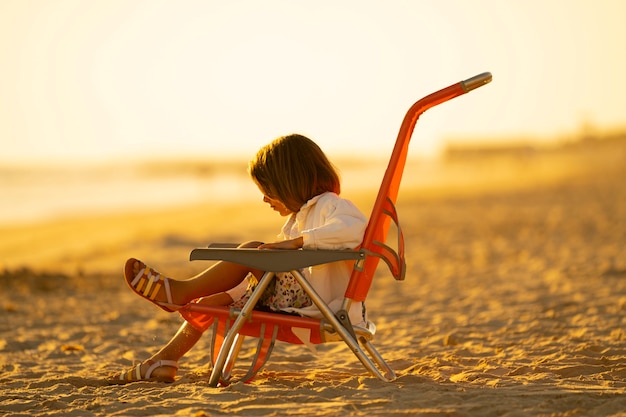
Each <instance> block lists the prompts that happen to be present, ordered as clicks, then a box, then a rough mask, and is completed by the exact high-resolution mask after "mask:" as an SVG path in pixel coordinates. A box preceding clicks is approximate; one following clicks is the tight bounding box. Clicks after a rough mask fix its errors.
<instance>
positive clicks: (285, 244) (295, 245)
mask: <svg viewBox="0 0 626 417" xmlns="http://www.w3.org/2000/svg"><path fill="white" fill-rule="evenodd" d="M302 245H304V239H303V238H302V236H300V237H297V238H295V239H291V240H281V241H279V242H272V243H264V244H262V245H261V246H259V249H300V248H301V247H302Z"/></svg>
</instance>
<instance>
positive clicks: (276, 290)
mask: <svg viewBox="0 0 626 417" xmlns="http://www.w3.org/2000/svg"><path fill="white" fill-rule="evenodd" d="M246 279H247V280H248V289H247V290H246V293H245V294H244V295H243V297H241V298H240V299H239V300H236V301H235V302H234V303H233V304H232V306H233V307H236V308H242V307H243V306H244V305H245V304H246V302H247V301H248V300H249V299H250V296H251V295H252V292H253V291H254V289H255V288H256V286H257V285H258V281H257V279H256V277H255V276H254V275H253V274H248V276H247V277H246ZM311 304H312V302H311V299H310V298H309V296H308V295H307V294H306V293H305V292H304V290H303V289H302V287H301V286H300V284H298V281H296V278H295V277H294V276H293V274H292V273H291V272H277V273H276V275H275V276H274V278H272V281H271V282H270V283H269V285H268V286H267V288H266V289H265V291H263V294H262V295H261V299H260V300H259V302H258V304H257V308H266V309H270V310H272V311H280V310H283V309H285V308H289V307H293V308H302V307H308V306H310V305H311Z"/></svg>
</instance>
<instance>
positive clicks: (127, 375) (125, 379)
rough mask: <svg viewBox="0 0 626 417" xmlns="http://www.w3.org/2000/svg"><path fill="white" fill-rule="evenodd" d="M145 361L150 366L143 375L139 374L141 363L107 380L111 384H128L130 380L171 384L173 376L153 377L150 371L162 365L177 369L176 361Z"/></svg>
mask: <svg viewBox="0 0 626 417" xmlns="http://www.w3.org/2000/svg"><path fill="white" fill-rule="evenodd" d="M145 363H147V364H149V365H150V367H149V368H148V370H147V371H146V374H145V375H144V376H141V365H142V363H139V364H137V365H136V366H134V367H133V368H131V369H130V370H128V371H125V372H122V373H121V374H120V375H119V377H118V378H115V379H111V380H109V382H110V383H111V384H116V385H120V384H128V383H131V382H140V381H143V382H165V383H168V384H171V383H172V382H174V381H175V378H174V377H170V376H158V377H153V376H151V375H152V372H154V370H155V369H157V368H160V367H162V366H170V367H172V368H174V369H176V370H178V362H176V361H170V360H165V359H164V360H160V361H157V362H155V361H152V360H148V361H146V362H145Z"/></svg>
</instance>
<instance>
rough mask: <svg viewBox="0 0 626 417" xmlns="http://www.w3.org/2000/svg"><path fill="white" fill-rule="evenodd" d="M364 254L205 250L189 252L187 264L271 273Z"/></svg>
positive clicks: (297, 250) (313, 250)
mask: <svg viewBox="0 0 626 417" xmlns="http://www.w3.org/2000/svg"><path fill="white" fill-rule="evenodd" d="M364 257H365V253H364V252H361V251H354V250H321V249H296V250H282V249H256V248H228V247H223V246H221V247H219V248H218V247H208V248H197V249H194V250H192V251H191V254H190V255H189V260H191V261H198V260H203V261H228V262H232V263H236V264H239V265H245V266H248V267H250V268H254V269H260V270H262V271H271V272H289V271H292V270H294V269H300V268H305V267H308V266H314V265H320V264H326V263H330V262H337V261H349V260H355V261H356V260H359V259H363V258H364Z"/></svg>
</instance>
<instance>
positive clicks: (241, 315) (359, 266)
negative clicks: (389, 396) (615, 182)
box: [181, 73, 491, 387]
mask: <svg viewBox="0 0 626 417" xmlns="http://www.w3.org/2000/svg"><path fill="white" fill-rule="evenodd" d="M490 81H491V74H490V73H483V74H479V75H477V76H475V77H472V78H469V79H467V80H465V81H462V82H459V83H457V84H454V85H451V86H449V87H447V88H444V89H442V90H439V91H437V92H435V93H433V94H430V95H428V96H426V97H424V98H422V99H421V100H419V101H417V102H416V103H415V104H414V105H413V106H412V107H411V108H410V109H409V110H408V112H407V113H406V116H405V117H404V120H403V121H402V125H401V127H400V132H399V133H398V137H397V140H396V143H395V146H394V148H393V151H392V154H391V158H390V160H389V164H388V166H387V169H386V171H385V175H384V177H383V180H382V184H381V186H380V189H379V191H378V196H377V197H376V200H375V202H374V206H373V209H372V212H371V216H370V218H369V222H368V225H367V228H366V230H365V235H364V238H363V242H362V243H361V245H360V247H359V248H358V249H356V250H337V251H334V250H306V249H301V250H290V251H286V250H258V249H249V248H236V247H235V246H236V245H229V244H213V245H210V246H209V247H207V248H198V249H194V250H193V251H192V252H191V254H190V259H191V260H192V261H195V260H211V261H228V262H233V263H237V264H240V265H245V266H248V267H250V268H255V269H259V270H262V271H267V272H265V274H264V275H263V277H262V278H261V279H260V280H259V283H258V286H257V288H256V289H255V291H254V292H253V293H252V295H251V297H250V299H249V300H248V302H247V303H246V304H245V306H244V307H243V308H241V309H240V310H239V309H234V308H230V307H221V306H219V307H213V306H203V305H201V304H197V303H190V304H188V305H186V306H185V307H184V308H183V309H182V310H181V313H183V315H184V314H185V312H192V313H193V314H195V315H196V316H197V314H198V313H201V316H202V317H203V318H206V323H207V324H210V325H211V326H212V329H213V335H212V340H211V355H210V356H211V362H212V365H213V368H212V371H211V376H210V380H209V384H210V385H211V386H214V387H215V386H218V385H220V384H221V385H227V384H229V383H230V382H232V381H234V380H235V379H234V378H233V370H234V365H235V361H236V360H237V358H238V355H239V351H240V349H241V347H242V345H243V341H244V338H245V337H253V338H255V341H256V350H255V352H254V353H253V355H252V356H251V359H250V360H249V361H250V364H249V366H248V370H247V373H245V374H244V375H243V377H241V378H238V379H237V380H243V381H245V382H247V381H250V380H251V379H252V378H254V376H255V375H256V374H257V372H258V371H259V370H261V369H262V367H263V366H264V364H265V363H266V361H267V359H268V358H269V356H270V354H271V352H272V349H273V347H274V343H275V341H276V340H279V341H282V342H287V343H292V344H306V345H316V344H320V343H326V342H341V341H343V342H344V343H345V344H346V345H347V346H348V348H349V349H350V350H351V351H352V352H353V353H354V354H355V355H356V357H357V358H358V359H359V360H360V361H361V363H362V364H363V366H364V367H365V368H366V369H367V370H368V371H369V372H370V373H371V374H372V375H373V376H376V377H377V378H379V379H381V380H383V381H391V380H393V379H394V378H395V373H394V371H393V370H392V369H391V368H390V367H389V365H388V364H387V363H386V362H385V360H384V359H383V357H382V356H381V355H380V354H379V353H378V351H377V350H376V349H375V348H374V345H373V344H372V339H373V338H374V334H375V331H376V328H375V326H374V324H373V323H371V322H369V321H368V322H367V323H366V324H365V325H364V326H353V325H352V324H351V323H350V320H349V319H348V313H347V311H349V309H350V306H351V304H352V303H354V302H364V301H365V300H366V298H367V294H368V292H369V289H370V286H371V284H372V279H373V277H374V272H375V271H376V268H377V266H378V263H379V261H380V260H381V259H382V260H383V261H384V262H385V263H386V264H387V266H388V267H389V270H390V271H391V274H392V275H393V277H394V278H395V279H396V280H403V279H404V277H405V270H406V267H405V265H406V264H405V260H404V238H403V235H402V230H401V229H400V225H399V222H398V213H397V212H396V207H395V203H396V198H397V195H398V190H399V187H400V180H401V178H402V173H403V170H404V166H405V163H406V159H407V151H408V146H409V141H410V139H411V136H412V133H413V129H414V127H415V124H416V122H417V119H418V117H419V116H420V115H421V114H422V113H423V112H425V111H426V110H428V109H430V108H431V107H434V106H436V105H438V104H441V103H443V102H445V101H448V100H450V99H452V98H454V97H457V96H460V95H462V94H465V93H467V92H469V91H472V90H474V89H476V88H478V87H480V86H482V85H484V84H487V83H489V82H490ZM391 221H393V222H394V223H395V226H396V235H397V242H396V244H395V248H393V247H391V246H389V245H388V244H387V243H386V240H387V235H388V231H389V228H390V224H391ZM338 261H354V269H353V271H352V274H351V277H350V281H349V284H348V287H347V289H346V292H345V298H344V301H343V305H342V307H341V309H340V310H339V311H332V310H331V309H330V308H329V307H328V306H327V305H326V304H325V303H324V301H323V300H322V299H321V298H320V297H319V295H317V294H316V292H315V291H314V289H313V288H312V286H311V285H310V284H309V283H308V282H307V281H306V279H305V278H304V277H303V276H302V275H301V274H300V272H299V270H300V269H301V268H305V267H309V266H314V265H320V264H324V263H329V262H338ZM287 271H290V272H291V273H292V274H293V276H294V277H295V278H296V279H297V281H298V282H299V283H300V285H301V286H302V288H303V289H304V291H306V292H307V294H308V295H309V297H310V298H311V300H312V301H313V303H315V305H316V306H317V308H318V309H319V310H320V312H321V313H322V315H323V319H313V318H307V317H299V316H294V315H288V314H281V313H270V312H264V311H257V310H255V309H254V307H255V305H256V303H257V301H258V300H259V299H260V297H261V294H262V293H263V290H264V289H265V288H266V287H267V285H268V284H269V283H270V280H271V279H272V277H273V276H274V274H275V273H277V272H287Z"/></svg>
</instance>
